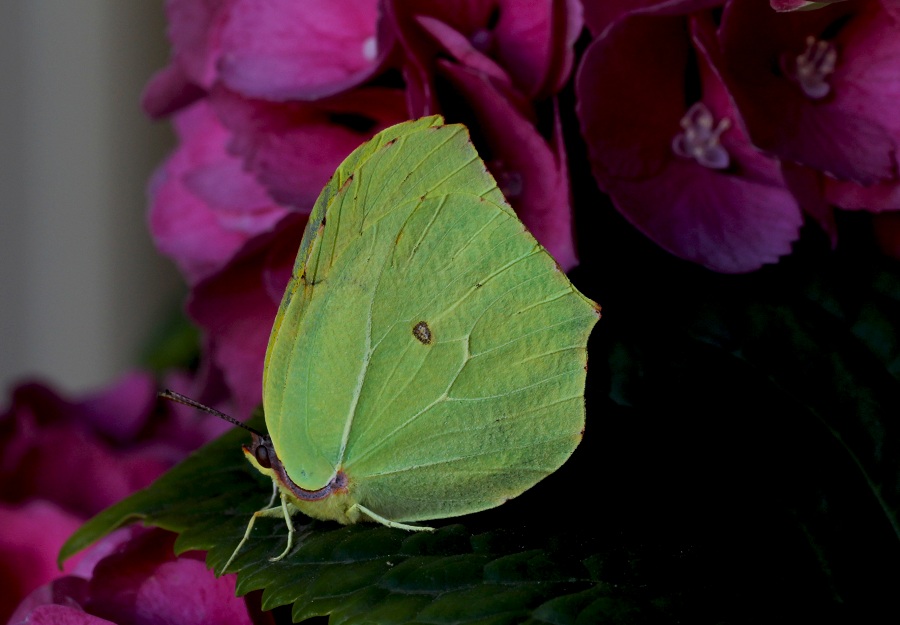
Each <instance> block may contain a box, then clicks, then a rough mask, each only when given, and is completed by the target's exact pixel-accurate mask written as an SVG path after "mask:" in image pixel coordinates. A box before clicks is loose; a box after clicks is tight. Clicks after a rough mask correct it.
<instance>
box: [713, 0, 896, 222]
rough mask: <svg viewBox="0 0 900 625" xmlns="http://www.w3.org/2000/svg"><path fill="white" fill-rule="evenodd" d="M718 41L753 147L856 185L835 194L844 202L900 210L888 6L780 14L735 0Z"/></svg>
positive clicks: (859, 4) (892, 27)
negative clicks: (867, 190)
mask: <svg viewBox="0 0 900 625" xmlns="http://www.w3.org/2000/svg"><path fill="white" fill-rule="evenodd" d="M761 32H764V33H767V35H766V36H765V37H759V36H758V34H759V33H761ZM719 35H720V40H721V45H722V52H723V54H722V63H721V68H722V72H723V78H724V80H725V83H726V85H727V86H728V89H729V91H730V93H731V94H732V96H733V97H734V101H735V104H736V106H737V108H738V110H739V111H740V113H741V116H742V118H743V119H744V121H745V124H746V127H747V131H748V133H749V135H750V138H751V140H752V141H753V143H754V145H756V146H758V147H759V148H761V149H763V150H766V151H767V152H769V153H771V154H773V155H774V156H776V157H778V158H780V159H783V160H785V161H791V162H794V163H798V164H800V165H803V166H805V167H809V168H811V169H813V170H816V171H818V172H821V173H823V174H825V175H826V176H827V177H828V178H830V179H833V180H838V181H848V182H850V183H851V186H847V185H836V186H833V187H831V188H830V189H829V194H830V197H831V198H832V201H833V202H834V203H836V204H838V205H847V206H848V207H854V208H856V207H860V208H861V207H863V206H862V205H863V204H866V206H865V207H867V208H871V209H876V210H879V209H889V208H900V204H898V203H897V201H896V198H895V197H892V193H890V192H888V189H886V188H885V185H888V186H890V187H891V189H893V187H894V185H896V184H897V182H898V181H900V178H898V162H897V149H898V139H900V118H898V116H897V115H896V114H895V112H894V110H895V108H896V97H897V90H898V89H900V24H898V22H897V21H896V20H895V19H894V18H893V17H892V16H891V14H890V12H888V11H887V10H885V9H884V8H883V7H882V3H880V2H876V1H872V2H869V1H866V0H860V1H856V0H851V1H847V2H837V3H834V4H832V5H830V6H827V7H824V8H821V9H817V10H814V11H799V12H792V13H776V12H774V11H772V10H771V9H770V8H769V7H767V6H765V5H763V4H761V3H759V2H756V1H755V0H731V1H730V2H728V3H727V4H726V5H725V10H724V11H723V13H722V23H721V27H720V31H719ZM873 185H874V186H873ZM864 188H872V193H871V194H866V193H865V192H864V191H862V189H864ZM863 195H869V197H868V198H867V201H866V200H865V199H864V198H863V197H861V196H863Z"/></svg>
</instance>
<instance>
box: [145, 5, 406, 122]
mask: <svg viewBox="0 0 900 625" xmlns="http://www.w3.org/2000/svg"><path fill="white" fill-rule="evenodd" d="M377 4H378V2H377V0H354V1H353V2H347V1H346V0H344V1H335V0H316V1H312V2H304V3H302V4H300V3H297V2H294V1H293V0H168V1H167V3H166V15H167V16H168V19H169V39H170V40H171V42H172V61H171V63H170V64H169V66H168V67H166V68H165V69H163V70H161V71H160V72H159V73H157V75H156V76H154V78H153V79H152V80H151V81H150V84H149V85H148V86H147V88H146V90H145V92H144V107H145V109H146V110H147V111H148V112H149V113H150V114H151V115H153V116H154V117H161V116H163V115H168V114H170V113H172V112H173V111H175V110H178V109H179V108H181V107H182V106H184V105H185V104H188V103H190V102H192V101H193V99H195V98H197V97H202V95H203V93H204V92H206V91H209V90H210V89H212V87H213V86H214V85H216V84H222V85H224V86H226V87H227V88H229V89H230V90H233V91H235V92H237V93H240V94H241V95H243V96H247V97H251V98H262V99H266V100H271V101H286V100H315V99H319V98H323V97H326V96H329V95H333V94H336V93H341V92H344V91H346V90H348V89H351V88H353V87H355V86H356V85H359V84H361V83H363V82H365V81H367V80H368V79H369V78H371V77H372V75H373V74H374V73H375V72H376V71H377V70H378V69H379V68H380V66H381V65H382V63H383V61H384V59H385V57H386V55H387V54H388V53H389V52H390V50H391V48H392V45H391V44H392V41H391V36H390V33H389V32H387V31H385V30H384V29H382V30H381V32H379V28H378V10H377Z"/></svg>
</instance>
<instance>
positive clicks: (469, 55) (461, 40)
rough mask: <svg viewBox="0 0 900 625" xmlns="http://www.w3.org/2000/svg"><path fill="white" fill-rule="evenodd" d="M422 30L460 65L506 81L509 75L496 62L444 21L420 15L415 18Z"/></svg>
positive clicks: (494, 78)
mask: <svg viewBox="0 0 900 625" xmlns="http://www.w3.org/2000/svg"><path fill="white" fill-rule="evenodd" d="M416 21H417V22H418V24H419V26H421V27H422V30H423V31H425V32H427V33H428V34H430V35H431V36H432V37H434V39H435V41H437V42H438V43H439V44H440V46H441V47H442V48H443V49H444V51H445V52H447V53H448V54H449V55H450V56H452V57H453V58H454V59H455V60H456V61H458V62H459V63H460V64H461V65H464V66H466V67H468V68H469V69H472V70H474V71H476V72H479V73H481V74H484V75H485V76H490V77H491V78H492V79H493V80H499V81H504V82H508V81H509V77H508V76H507V75H506V72H505V71H503V68H501V67H500V66H499V65H497V63H495V62H494V61H492V60H491V59H490V58H489V57H487V56H485V55H484V54H483V53H482V52H481V51H479V50H478V49H477V48H476V47H475V46H474V45H473V44H472V42H471V41H469V39H467V38H466V37H464V36H463V35H462V34H461V33H459V32H457V31H455V30H453V28H451V27H450V26H448V25H447V24H445V23H444V22H442V21H440V20H438V19H435V18H433V17H428V16H427V15H422V16H419V17H417V18H416Z"/></svg>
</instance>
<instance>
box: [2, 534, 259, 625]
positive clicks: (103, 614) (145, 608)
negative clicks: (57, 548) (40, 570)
mask: <svg viewBox="0 0 900 625" xmlns="http://www.w3.org/2000/svg"><path fill="white" fill-rule="evenodd" d="M125 538H128V540H123V539H125ZM104 543H111V544H104ZM173 543H174V534H171V533H169V532H164V531H162V530H144V529H140V528H129V529H128V530H124V534H122V533H117V535H111V536H109V537H107V538H106V539H104V541H102V542H101V543H99V544H98V545H97V546H96V547H95V548H94V550H93V551H99V552H100V553H101V557H100V558H99V560H98V561H97V562H96V564H93V566H90V567H81V568H80V569H77V568H76V570H75V572H74V573H73V574H72V575H68V576H65V577H60V578H58V579H56V580H54V581H53V582H51V583H49V584H47V585H46V586H43V587H41V588H39V589H37V590H35V591H34V592H33V593H31V594H30V595H29V596H28V597H26V598H25V600H24V601H22V603H21V604H20V605H19V606H18V608H17V609H16V611H15V613H14V614H13V615H12V618H11V619H10V621H9V622H10V623H11V624H18V623H31V624H35V625H39V624H42V623H47V624H50V623H53V624H56V623H66V624H72V625H100V624H103V623H107V624H108V623H122V624H123V625H124V624H129V625H144V624H146V625H151V624H156V623H180V624H183V625H190V624H193V623H196V624H198V625H200V624H203V625H206V624H207V623H235V624H238V625H240V624H246V625H251V623H257V624H258V623H274V620H273V619H272V616H271V614H268V613H263V612H261V611H260V610H259V606H258V605H257V604H256V599H257V597H256V596H250V597H247V598H238V597H235V594H234V591H235V576H234V575H225V576H223V577H221V578H216V577H215V575H214V574H213V573H212V571H210V570H209V569H207V568H206V566H205V564H204V563H203V560H202V554H199V553H196V552H188V553H185V554H182V555H181V556H179V557H177V558H176V557H175V555H174V552H173V549H172V547H173ZM104 552H107V553H104Z"/></svg>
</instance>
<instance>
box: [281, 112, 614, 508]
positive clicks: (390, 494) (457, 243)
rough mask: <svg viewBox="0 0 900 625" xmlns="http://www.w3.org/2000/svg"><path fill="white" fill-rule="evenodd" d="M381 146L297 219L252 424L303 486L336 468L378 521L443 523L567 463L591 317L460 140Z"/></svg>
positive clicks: (390, 136)
mask: <svg viewBox="0 0 900 625" xmlns="http://www.w3.org/2000/svg"><path fill="white" fill-rule="evenodd" d="M385 133H387V134H385ZM385 133H382V134H381V135H379V136H378V137H376V139H375V140H373V143H370V144H367V145H366V146H364V147H363V148H361V149H360V150H358V151H357V152H355V153H354V154H353V155H351V157H350V158H349V159H348V161H347V162H345V164H344V165H342V167H341V169H339V170H338V172H337V173H336V174H335V177H334V178H333V179H332V181H331V182H330V183H329V185H328V187H327V188H326V191H324V192H323V196H322V198H320V202H319V204H317V211H318V212H317V213H314V215H313V218H311V221H310V226H309V227H308V231H307V236H306V237H304V243H303V246H305V247H303V246H302V247H301V252H300V254H299V255H298V263H297V266H296V267H295V277H294V279H293V280H292V283H291V285H290V287H289V289H288V293H287V294H286V296H285V301H284V302H283V304H282V309H281V310H280V312H279V319H278V320H277V321H276V324H275V328H274V329H273V335H272V338H271V340H270V345H269V351H268V354H267V364H266V370H267V372H266V380H265V395H264V403H265V407H266V418H267V422H268V425H269V428H270V434H271V435H272V438H273V442H274V444H275V447H276V452H277V453H278V455H279V457H280V458H281V460H282V462H283V463H284V466H285V469H286V470H287V473H288V474H289V475H290V476H291V478H292V479H293V480H294V481H295V482H296V483H297V484H298V485H300V486H301V487H303V488H307V489H317V488H321V487H323V486H324V485H325V484H327V483H328V481H329V480H330V479H331V478H332V477H333V476H334V475H335V472H336V471H337V470H338V468H342V469H343V470H344V472H345V473H346V474H347V476H348V477H349V478H350V479H351V480H352V481H353V483H354V488H355V489H356V494H357V497H356V499H357V501H359V502H360V503H362V504H363V505H365V506H366V507H368V508H370V509H372V510H374V511H375V512H377V513H378V514H380V515H382V516H384V517H386V518H389V519H391V520H394V521H415V520H425V519H433V518H442V517H448V516H456V515H460V514H466V513H469V512H474V511H477V510H482V509H486V508H489V507H493V506H496V505H498V504H500V503H502V502H503V501H505V500H507V499H509V498H511V497H514V496H516V495H518V494H519V493H521V492H522V491H524V490H526V489H527V488H529V487H530V486H532V485H533V484H535V483H536V482H537V481H539V480H540V479H542V478H543V477H545V476H546V475H548V474H550V473H552V472H553V471H554V470H556V469H557V468H558V467H559V466H560V465H561V464H562V463H563V462H564V461H565V460H566V459H567V458H568V457H569V455H570V454H571V453H572V451H573V450H574V449H575V447H576V446H577V444H578V442H579V441H580V438H581V432H582V430H583V426H584V405H583V402H584V400H583V392H584V378H585V366H586V359H587V355H586V342H587V337H588V335H589V333H590V330H591V328H592V327H593V325H594V323H595V322H596V320H597V318H598V313H597V307H596V305H595V304H593V302H591V301H590V300H588V299H587V298H585V297H584V296H582V295H581V294H580V293H579V292H578V291H577V290H576V289H575V288H574V287H573V286H572V285H571V283H570V282H569V281H568V279H567V278H566V276H565V274H564V273H563V272H562V271H561V270H560V269H559V267H558V266H557V265H556V263H555V262H554V261H553V259H552V258H551V257H550V256H549V255H548V254H547V252H546V251H545V250H544V249H543V248H542V247H541V246H540V245H538V244H537V242H536V241H535V240H534V238H533V237H532V236H531V235H530V234H529V233H528V232H527V231H526V230H525V228H524V226H523V225H522V224H521V222H520V221H519V220H518V219H517V218H516V216H515V214H514V213H513V211H512V209H511V208H510V207H509V205H508V204H507V203H506V202H505V200H504V199H503V197H502V195H501V194H500V192H499V191H498V189H497V187H496V184H495V182H494V180H493V178H491V176H490V175H489V174H488V173H487V171H486V170H485V168H484V164H483V163H482V162H481V160H480V159H479V158H478V156H477V154H476V152H475V150H474V148H473V147H472V145H471V143H470V142H469V138H468V133H467V132H466V130H465V128H463V127H462V126H455V125H446V126H445V125H442V120H441V119H440V118H437V117H435V118H426V119H424V120H417V121H416V122H411V123H406V124H401V125H399V126H396V127H394V128H392V129H388V131H385Z"/></svg>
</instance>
